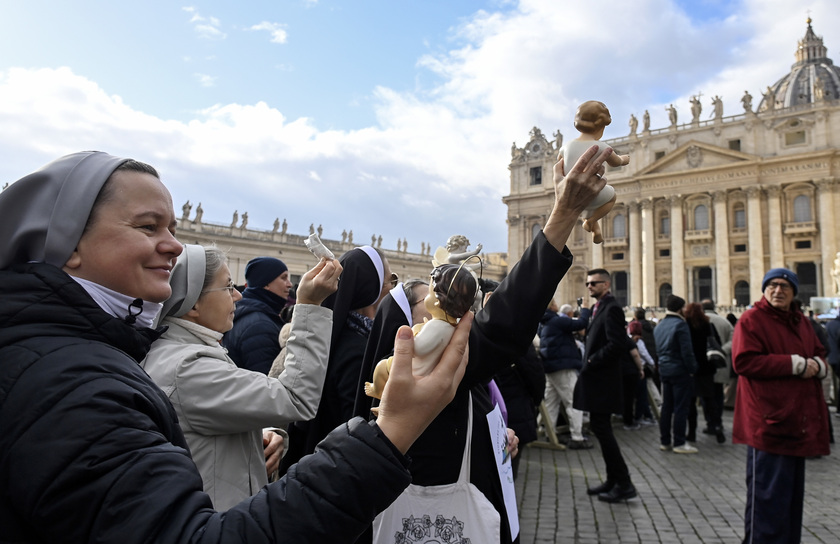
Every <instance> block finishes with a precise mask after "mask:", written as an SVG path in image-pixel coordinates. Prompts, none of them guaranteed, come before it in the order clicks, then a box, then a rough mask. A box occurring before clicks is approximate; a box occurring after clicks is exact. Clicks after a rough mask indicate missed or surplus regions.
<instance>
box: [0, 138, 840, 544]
mask: <svg viewBox="0 0 840 544" xmlns="http://www.w3.org/2000/svg"><path fill="white" fill-rule="evenodd" d="M611 153H612V150H610V149H609V148H607V149H604V150H601V149H598V147H596V146H593V147H592V148H590V149H589V150H588V151H587V152H586V153H584V155H583V156H581V158H580V159H579V160H578V161H577V162H576V163H575V164H574V165H571V166H570V167H569V168H568V169H567V170H568V174H566V175H564V171H565V170H566V169H564V165H563V161H562V160H560V161H558V163H557V165H555V169H554V177H555V202H554V207H553V209H552V211H551V214H550V215H549V218H548V221H547V222H546V224H545V226H544V228H543V230H542V232H540V233H539V234H538V235H537V236H536V237H535V238H534V240H533V242H532V244H531V245H530V246H529V247H528V249H527V250H526V251H525V253H524V254H523V255H522V257H521V258H520V259H519V261H518V263H517V264H516V265H515V266H514V267H513V268H512V269H511V270H510V271H509V273H508V275H507V277H506V278H505V279H504V280H503V281H501V282H493V281H489V280H486V279H484V278H481V277H480V269H479V273H478V274H477V273H476V272H475V270H474V268H475V266H473V265H474V264H475V263H472V264H470V263H469V262H468V261H469V260H470V259H475V256H474V255H470V256H469V257H468V259H467V260H462V259H460V258H454V261H455V262H454V263H452V262H450V263H446V264H438V265H436V266H434V267H433V266H432V265H430V273H429V276H428V277H426V278H411V279H409V280H408V281H405V282H401V281H400V278H398V277H397V276H396V274H393V273H392V272H391V269H390V265H389V263H388V260H387V258H386V256H385V255H384V254H383V253H382V252H381V251H380V250H378V249H376V248H373V247H370V246H361V247H358V248H355V249H353V250H351V251H348V252H346V253H344V254H343V255H341V256H340V257H339V258H338V259H335V258H330V257H329V256H327V257H321V258H320V260H319V262H318V264H317V265H316V266H315V267H314V268H312V269H311V270H309V271H308V272H307V273H306V274H304V275H303V276H302V278H301V280H300V283H299V284H298V285H297V286H296V287H295V288H294V290H293V285H292V283H291V281H290V277H289V271H288V269H287V267H286V265H285V264H284V263H283V262H282V261H280V260H279V259H276V258H274V257H257V258H255V259H253V260H251V261H250V262H249V263H248V265H247V266H246V269H245V278H246V285H245V286H244V287H243V286H237V285H234V282H233V281H232V278H231V274H230V270H229V269H228V266H227V263H226V257H225V254H224V252H222V251H221V250H220V249H218V248H215V247H202V246H198V245H190V244H186V245H184V244H181V243H180V242H179V241H178V240H177V239H176V237H175V234H176V232H175V226H176V224H177V222H176V219H175V214H174V211H173V207H172V201H171V197H170V195H169V193H168V191H167V189H166V187H165V186H164V185H163V183H162V182H161V180H160V176H159V174H158V172H157V171H156V170H155V169H154V168H153V167H151V166H150V165H147V164H145V163H142V162H139V161H135V160H132V159H123V158H118V157H114V156H111V155H108V154H106V153H102V152H82V153H74V154H72V155H68V156H65V157H61V158H59V159H57V160H56V161H53V162H52V163H50V164H48V165H46V166H44V167H43V168H41V169H39V170H38V171H36V172H33V173H32V174H29V175H27V176H25V177H23V178H22V179H20V180H18V181H17V182H15V183H14V184H12V185H10V186H9V187H8V188H7V189H6V190H4V191H3V192H2V193H0V224H2V226H3V228H4V232H6V233H7V235H6V236H5V237H4V239H3V241H2V242H0V276H2V278H3V280H4V281H2V282H0V293H2V295H0V296H2V300H3V305H2V307H0V474H3V481H4V483H3V486H2V493H1V494H0V540H3V541H15V542H84V541H101V542H109V541H116V540H121V541H126V540H127V541H135V540H136V541H160V542H202V541H212V542H296V543H299V542H348V543H366V542H385V541H389V542H390V541H393V540H394V538H396V537H395V536H394V535H395V533H396V534H397V536H399V534H401V533H400V531H404V532H411V534H412V535H413V536H412V538H413V537H416V536H417V535H418V534H427V535H429V534H431V532H434V531H438V532H440V531H444V530H445V531H455V532H456V533H457V534H458V535H460V536H461V537H463V538H472V539H473V541H492V542H500V543H504V544H509V543H513V542H515V541H516V540H517V533H518V529H517V527H518V519H517V513H516V512H515V510H514V509H515V506H512V505H515V504H516V501H515V500H511V495H510V494H511V493H512V492H513V485H512V481H513V478H515V477H516V474H517V467H518V460H519V457H518V453H519V448H520V447H521V446H522V445H524V444H527V443H530V442H532V441H534V440H537V436H538V431H537V428H538V427H537V426H538V424H540V425H542V426H543V427H546V428H552V429H553V428H555V427H557V425H558V424H560V423H561V422H565V423H567V424H568V430H569V440H568V442H567V447H568V448H569V449H591V448H594V447H595V443H596V442H597V445H598V447H599V449H600V450H601V455H602V457H603V461H604V465H605V476H606V477H605V479H604V481H603V482H601V483H599V484H598V485H594V486H592V487H591V488H589V489H588V493H589V494H590V495H592V496H594V497H597V499H598V500H600V501H604V502H608V503H615V502H621V501H626V500H629V499H632V498H634V497H636V496H637V490H636V487H635V486H634V484H633V481H632V475H631V471H630V468H629V467H628V466H627V463H626V462H625V460H624V457H623V455H622V452H621V448H620V445H619V441H618V440H617V439H616V436H615V432H614V430H613V428H614V426H613V419H614V417H617V418H620V420H621V422H622V425H621V428H622V429H623V430H625V431H628V432H632V431H634V430H637V429H639V428H641V427H642V426H645V425H655V424H656V419H657V417H658V419H659V422H658V426H659V435H660V444H659V447H660V449H661V450H662V451H667V452H674V453H679V454H691V453H697V451H698V449H697V448H696V447H695V446H694V443H695V442H696V437H697V429H698V419H699V416H700V413H702V414H703V418H704V420H705V427H704V428H703V429H702V430H701V432H703V433H707V434H710V435H714V436H715V438H716V440H717V442H718V443H724V442H726V430H725V429H724V428H723V423H722V421H723V420H722V413H723V410H724V409H725V407H726V406H727V398H732V399H733V400H734V404H733V405H734V410H735V413H734V424H733V429H732V439H733V441H734V442H736V443H743V444H746V445H747V446H748V459H747V493H748V494H747V497H748V498H747V513H746V521H745V524H746V525H745V527H746V531H745V533H746V535H747V537H748V539H752V540H747V541H749V542H752V541H755V542H765V541H790V542H795V541H798V534H799V530H800V529H801V519H802V496H803V493H804V459H805V458H806V457H809V456H819V455H825V454H827V453H828V443H829V439H830V434H831V431H830V420H829V418H828V415H829V412H828V409H827V405H826V403H825V400H824V398H825V397H824V395H823V388H822V384H821V380H823V379H824V378H826V377H827V376H828V375H829V371H830V369H829V364H828V363H831V365H833V366H834V367H835V370H836V369H837V368H836V367H837V365H838V364H840V349H837V348H832V346H835V345H837V343H838V339H840V318H838V320H835V321H834V322H832V323H829V325H828V326H827V327H826V328H825V329H823V328H822V326H821V325H820V324H818V323H816V322H815V321H814V320H813V319H809V318H808V317H805V316H804V315H803V314H802V312H801V309H800V307H799V306H798V305H797V304H796V300H795V296H796V294H797V291H798V279H797V277H796V275H795V274H794V273H793V272H792V271H789V270H787V269H773V270H770V271H769V272H768V273H767V275H766V276H765V278H764V282H763V285H762V291H763V293H764V296H763V298H762V299H761V300H759V301H757V302H756V304H755V305H754V307H752V308H751V309H750V310H748V311H747V312H745V313H744V314H743V315H742V316H741V318H740V320H738V321H737V325H735V326H733V323H732V322H730V320H729V319H727V318H724V317H722V316H720V315H718V314H717V313H716V312H715V304H714V302H713V301H712V300H703V301H701V302H699V303H694V302H692V303H686V301H685V300H684V299H682V298H681V297H679V296H676V295H671V296H669V298H668V300H667V304H666V306H667V311H666V312H665V314H664V315H663V316H662V318H661V319H659V320H658V322H654V321H653V320H650V319H647V317H646V312H645V311H644V310H642V309H639V310H636V313H635V317H634V319H633V320H632V321H630V322H629V323H628V322H627V320H626V318H625V310H624V308H622V307H621V306H620V305H619V303H618V302H617V300H616V298H615V297H614V296H613V294H612V292H611V290H610V288H611V275H610V273H609V271H607V270H605V269H602V268H598V269H593V270H589V271H588V273H587V277H586V288H587V290H588V292H589V296H590V298H592V299H593V300H594V303H593V304H592V307H591V308H589V304H587V303H585V301H584V300H583V299H578V300H577V301H576V304H575V305H574V306H573V305H572V304H562V305H558V304H557V302H556V301H555V300H553V299H552V297H553V295H554V294H555V293H556V292H557V287H558V284H559V282H560V281H561V280H562V278H563V276H564V275H565V273H566V271H567V270H568V269H569V267H570V266H571V264H572V254H571V252H570V251H569V249H568V248H567V247H566V246H565V243H566V240H567V239H568V237H569V235H570V234H571V232H572V229H573V227H574V226H575V224H576V223H577V221H578V217H579V216H580V213H581V212H582V211H583V210H584V208H585V207H586V206H587V204H588V203H589V202H590V201H591V200H592V199H593V198H594V197H595V195H597V194H598V192H599V191H600V190H601V189H602V188H603V187H604V185H605V183H606V181H605V178H604V177H603V174H604V172H605V166H604V164H605V163H606V162H608V158H609V156H610V154H611ZM456 257H457V256H456ZM339 280H340V281H339ZM470 307H472V309H473V311H469V308H470ZM733 317H734V316H733ZM733 320H734V319H733ZM415 338H416V340H415ZM826 354H828V359H827V361H828V362H826ZM383 372H384V374H382V373H383ZM377 373H378V374H377ZM374 376H377V378H376V379H374ZM383 376H384V378H383ZM369 382H375V384H373V385H374V386H375V387H372V388H368V387H366V385H367V386H371V385H372V384H371V383H369ZM371 391H375V394H372V393H371ZM736 393H737V394H736ZM543 400H544V402H545V404H544V405H543V406H542V407H543V408H544V410H543V411H542V416H540V417H538V412H539V411H540V410H539V409H540V407H541V404H542V402H543ZM698 408H699V409H698ZM494 414H497V416H494ZM587 428H588V432H587ZM589 433H591V434H592V435H594V438H595V440H594V441H592V440H590V439H589V437H588V434H589ZM373 482H375V485H372V483H373ZM461 484H463V486H466V487H465V491H464V493H465V494H464V495H463V496H464V497H465V499H464V500H463V501H452V500H449V501H447V503H453V502H461V503H462V504H460V505H456V506H452V508H453V510H452V512H449V513H448V515H450V516H451V518H447V513H446V512H444V513H443V514H440V513H439V512H438V518H437V519H435V518H434V517H431V516H433V515H434V513H433V512H432V511H417V512H415V511H414V510H411V511H410V513H411V519H412V520H414V521H413V522H412V523H415V522H416V525H411V524H407V523H406V518H405V517H404V513H405V512H406V510H405V509H406V508H409V506H407V505H414V506H411V508H420V506H417V504H421V503H414V502H411V501H413V500H415V498H416V497H417V496H419V495H423V494H426V495H428V496H431V494H432V490H438V491H437V492H438V493H441V492H442V493H445V494H451V495H452V496H458V497H460V496H461V495H456V493H460V492H455V491H452V492H450V491H449V490H450V489H453V490H454V489H455V488H453V487H451V486H453V485H457V486H460V485H461ZM459 489H460V488H459ZM418 490H420V491H418ZM423 490H425V491H423ZM441 490H442V491H441ZM780 497H784V500H781V499H780ZM464 505H466V506H470V507H473V510H471V511H472V512H473V514H471V513H470V511H467V512H466V513H464V511H463V510H461V509H459V508H461V507H463V506H464ZM468 510H469V509H468ZM325 520H329V522H325ZM424 520H425V521H424ZM469 535H474V536H473V537H470V536H469ZM478 535H481V536H478ZM780 535H784V540H783V539H782V537H781V536H780ZM403 536H405V535H403Z"/></svg>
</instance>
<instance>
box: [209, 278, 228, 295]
mask: <svg viewBox="0 0 840 544" xmlns="http://www.w3.org/2000/svg"><path fill="white" fill-rule="evenodd" d="M213 291H227V292H228V294H229V295H232V294H233V292H234V291H236V284H234V283H233V280H231V281H229V282H228V284H227V285H226V286H224V287H216V288H215V289H205V290H204V291H202V292H201V294H202V295H203V294H204V293H212V292H213Z"/></svg>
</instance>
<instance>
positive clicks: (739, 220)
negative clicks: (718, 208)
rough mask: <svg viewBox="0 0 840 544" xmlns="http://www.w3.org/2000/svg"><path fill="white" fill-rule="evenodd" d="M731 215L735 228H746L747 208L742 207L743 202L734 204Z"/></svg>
mask: <svg viewBox="0 0 840 544" xmlns="http://www.w3.org/2000/svg"><path fill="white" fill-rule="evenodd" d="M732 213H733V215H734V217H733V221H732V223H733V226H734V227H735V228H736V229H745V228H747V210H745V209H744V205H743V204H736V205H735V207H734V208H733V209H732Z"/></svg>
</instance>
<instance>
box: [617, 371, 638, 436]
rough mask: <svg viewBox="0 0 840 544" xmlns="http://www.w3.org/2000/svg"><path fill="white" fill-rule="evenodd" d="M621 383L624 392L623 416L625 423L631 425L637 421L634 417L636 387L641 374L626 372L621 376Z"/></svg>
mask: <svg viewBox="0 0 840 544" xmlns="http://www.w3.org/2000/svg"><path fill="white" fill-rule="evenodd" d="M621 385H622V387H623V391H622V392H623V393H624V412H623V413H622V418H623V419H624V424H625V425H627V426H628V427H629V426H632V425H633V423H634V422H635V421H636V420H635V419H634V418H633V408H634V407H635V405H636V387H637V386H638V385H639V375H638V374H624V375H623V376H622V377H621Z"/></svg>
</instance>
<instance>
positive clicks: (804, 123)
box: [770, 117, 814, 132]
mask: <svg viewBox="0 0 840 544" xmlns="http://www.w3.org/2000/svg"><path fill="white" fill-rule="evenodd" d="M813 125H814V120H813V119H808V118H805V117H788V118H787V119H783V120H781V121H779V122H777V123H774V124H773V125H772V126H771V127H770V128H771V129H772V130H775V131H776V132H788V131H791V130H802V129H805V128H811V127H812V126H813Z"/></svg>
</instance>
